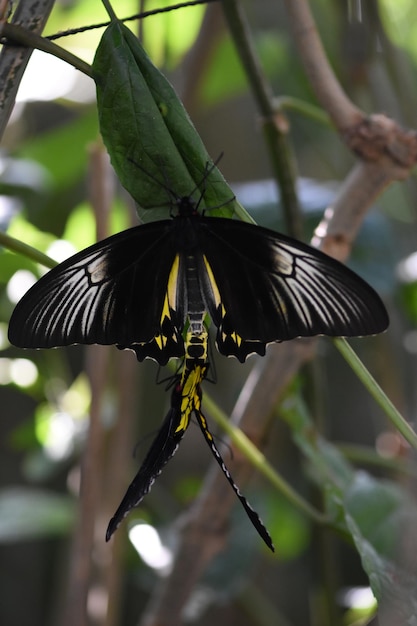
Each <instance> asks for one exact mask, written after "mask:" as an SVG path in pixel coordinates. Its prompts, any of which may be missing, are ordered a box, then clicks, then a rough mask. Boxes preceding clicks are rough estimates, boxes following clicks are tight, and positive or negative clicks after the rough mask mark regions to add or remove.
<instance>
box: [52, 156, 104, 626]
mask: <svg viewBox="0 0 417 626" xmlns="http://www.w3.org/2000/svg"><path fill="white" fill-rule="evenodd" d="M90 159H91V176H90V198H91V201H92V206H93V209H94V214H95V218H96V224H97V238H103V237H104V236H105V235H107V234H108V217H109V210H110V203H111V194H109V193H108V178H109V177H108V171H109V167H110V164H109V158H108V155H107V152H105V150H104V148H103V146H102V145H99V146H97V147H96V149H95V150H92V151H91V153H90ZM108 356H109V348H108V347H107V346H97V345H93V346H87V348H86V367H85V369H86V373H87V376H88V379H89V382H90V388H91V406H90V424H89V429H88V435H87V442H86V445H85V448H84V451H83V458H82V468H81V470H82V471H81V487H80V513H79V520H78V524H77V526H76V529H75V534H74V544H73V550H72V553H71V567H70V576H69V581H68V593H67V602H66V605H65V607H64V610H63V624H64V626H73V625H74V624H77V626H86V625H87V624H88V622H89V620H88V614H87V599H88V594H89V592H90V585H91V579H92V573H93V563H92V554H93V546H94V534H95V533H94V530H95V524H96V519H97V513H98V510H99V502H100V500H101V489H102V482H101V476H102V475H103V443H104V430H103V422H102V419H101V413H102V404H103V398H104V390H105V387H106V380H107V367H108Z"/></svg>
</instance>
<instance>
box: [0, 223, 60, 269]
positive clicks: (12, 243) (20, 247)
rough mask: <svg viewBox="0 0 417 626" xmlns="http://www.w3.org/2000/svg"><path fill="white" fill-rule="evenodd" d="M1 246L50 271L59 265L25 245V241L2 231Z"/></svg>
mask: <svg viewBox="0 0 417 626" xmlns="http://www.w3.org/2000/svg"><path fill="white" fill-rule="evenodd" d="M0 245H1V246H3V247H4V248H7V249H8V250H12V251H13V252H16V253H17V254H22V255H23V256H25V257H26V258H28V259H31V260H32V261H35V263H40V264H41V265H44V266H45V267H49V268H50V269H52V268H53V267H55V265H57V262H56V261H54V260H53V259H51V257H50V256H47V255H46V254H43V252H39V250H37V249H36V248H33V247H32V246H29V245H28V244H27V243H23V241H20V240H19V239H15V238H14V237H11V236H10V235H7V234H6V233H4V232H2V231H0Z"/></svg>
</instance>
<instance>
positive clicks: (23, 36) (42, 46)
mask: <svg viewBox="0 0 417 626" xmlns="http://www.w3.org/2000/svg"><path fill="white" fill-rule="evenodd" d="M0 37H1V38H3V39H4V38H5V39H6V40H7V43H8V44H10V43H11V42H12V43H15V44H19V45H20V46H24V47H26V48H36V49H37V50H42V52H46V53H47V54H52V55H53V56H55V57H57V58H58V59H62V61H65V62H66V63H69V64H70V65H72V66H73V67H75V69H77V70H80V72H82V73H83V74H86V75H87V76H90V77H91V78H92V76H93V72H92V69H91V65H89V64H88V63H86V62H85V61H83V60H82V59H80V58H79V57H77V56H75V54H72V53H71V52H69V51H68V50H65V49H64V48H61V46H57V44H56V43H53V42H52V41H49V39H45V37H41V36H40V35H37V34H36V33H35V32H33V31H30V30H28V29H27V28H22V27H21V26H18V25H17V24H9V23H8V22H1V23H0Z"/></svg>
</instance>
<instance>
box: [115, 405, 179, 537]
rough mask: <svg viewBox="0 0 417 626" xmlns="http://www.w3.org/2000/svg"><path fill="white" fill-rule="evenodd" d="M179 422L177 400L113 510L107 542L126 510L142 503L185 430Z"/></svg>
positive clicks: (126, 512) (124, 515) (126, 513)
mask: <svg viewBox="0 0 417 626" xmlns="http://www.w3.org/2000/svg"><path fill="white" fill-rule="evenodd" d="M182 422H183V416H182V413H181V406H180V402H175V401H173V402H172V405H171V408H170V410H169V411H168V414H167V416H166V417H165V419H164V421H163V423H162V426H161V428H160V430H159V431H158V434H157V436H156V437H155V439H154V441H153V442H152V445H151V447H150V449H149V451H148V453H147V455H146V457H145V460H144V461H143V464H142V466H141V467H140V469H139V471H138V473H137V474H136V476H135V478H134V479H133V480H132V482H131V483H130V485H129V487H128V489H127V491H126V493H125V495H124V497H123V499H122V501H121V503H120V505H119V506H118V508H117V511H116V513H115V514H114V515H113V517H112V518H111V520H110V522H109V525H108V527H107V532H106V541H109V539H110V537H111V536H112V535H113V533H114V532H115V530H116V529H117V527H118V526H119V524H120V522H121V521H122V520H123V519H124V518H125V517H126V515H128V513H129V511H131V509H133V508H134V507H136V506H138V505H139V504H140V503H141V502H142V500H143V498H144V497H145V496H146V494H147V493H149V491H150V489H151V487H152V485H153V483H154V482H155V480H156V478H157V477H158V476H159V474H160V473H161V472H162V469H163V468H164V466H165V465H166V464H167V463H168V461H169V460H170V459H171V458H172V457H173V456H174V454H175V452H176V451H177V448H178V446H179V444H180V441H181V439H182V437H183V436H184V433H185V430H186V428H183V426H182ZM187 426H188V423H187Z"/></svg>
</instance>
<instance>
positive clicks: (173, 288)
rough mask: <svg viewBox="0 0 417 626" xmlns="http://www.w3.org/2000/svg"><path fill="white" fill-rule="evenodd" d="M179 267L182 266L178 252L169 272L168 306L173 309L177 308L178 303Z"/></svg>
mask: <svg viewBox="0 0 417 626" xmlns="http://www.w3.org/2000/svg"><path fill="white" fill-rule="evenodd" d="M179 267H180V257H179V255H178V254H177V255H176V256H175V259H174V262H173V264H172V267H171V271H170V273H169V278H168V289H167V296H168V306H169V307H171V309H174V310H175V307H176V303H177V288H178V271H179Z"/></svg>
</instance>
